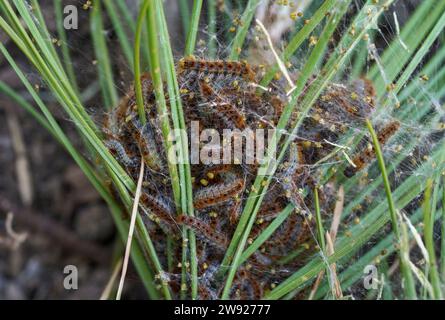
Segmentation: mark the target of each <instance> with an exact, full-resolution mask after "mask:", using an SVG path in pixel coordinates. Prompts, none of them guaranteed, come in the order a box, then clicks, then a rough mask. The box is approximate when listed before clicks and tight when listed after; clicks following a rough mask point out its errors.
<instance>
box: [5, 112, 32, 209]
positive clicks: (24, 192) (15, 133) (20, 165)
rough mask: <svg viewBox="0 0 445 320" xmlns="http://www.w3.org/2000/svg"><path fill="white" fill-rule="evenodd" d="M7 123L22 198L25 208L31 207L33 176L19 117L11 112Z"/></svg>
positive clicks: (8, 114)
mask: <svg viewBox="0 0 445 320" xmlns="http://www.w3.org/2000/svg"><path fill="white" fill-rule="evenodd" d="M6 118H7V122H8V127H9V132H10V134H11V141H12V147H13V148H14V153H15V157H16V161H15V171H16V174H17V181H18V188H19V193H20V198H21V199H22V202H23V204H24V205H25V206H27V207H28V206H30V205H31V203H32V199H33V189H32V186H33V184H32V178H31V177H32V176H31V173H30V170H29V162H28V159H27V157H26V147H25V142H24V139H23V134H22V130H21V128H20V123H19V120H18V119H17V115H16V114H15V113H14V112H13V111H11V112H8V113H7V117H6Z"/></svg>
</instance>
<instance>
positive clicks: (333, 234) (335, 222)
mask: <svg viewBox="0 0 445 320" xmlns="http://www.w3.org/2000/svg"><path fill="white" fill-rule="evenodd" d="M344 198H345V191H344V188H343V186H340V188H339V189H338V193H337V202H336V203H335V208H334V217H333V219H332V222H331V230H330V231H329V233H327V232H326V243H327V244H328V246H327V249H328V252H327V253H328V256H330V255H332V254H333V253H334V243H335V240H336V238H337V231H338V226H339V225H340V218H341V214H342V212H343V204H344ZM336 269H337V268H336V265H335V263H333V264H332V265H331V277H332V278H333V279H334V280H335V281H334V282H333V283H334V285H335V287H334V289H335V297H342V296H343V295H342V292H341V287H340V282H339V281H338V278H337V275H336ZM324 274H325V270H324V269H323V270H321V271H320V272H319V273H318V276H317V279H316V280H315V282H314V286H313V287H312V290H311V293H310V294H309V298H308V299H309V300H312V299H314V296H315V293H316V292H317V290H318V287H319V286H320V283H321V280H322V279H323V277H324Z"/></svg>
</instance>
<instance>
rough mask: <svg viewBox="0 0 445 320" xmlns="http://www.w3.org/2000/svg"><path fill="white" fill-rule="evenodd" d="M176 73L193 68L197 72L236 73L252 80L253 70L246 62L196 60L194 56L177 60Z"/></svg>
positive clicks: (253, 77) (253, 76)
mask: <svg viewBox="0 0 445 320" xmlns="http://www.w3.org/2000/svg"><path fill="white" fill-rule="evenodd" d="M178 69H179V70H178V73H179V74H183V73H184V72H185V71H187V70H193V71H195V72H197V73H198V74H222V75H236V76H240V77H242V78H243V79H245V80H247V81H254V79H255V72H254V71H253V70H252V68H251V67H250V66H249V64H248V63H247V62H239V61H225V60H215V61H208V60H197V59H195V58H194V57H186V58H183V59H181V60H180V61H179V68H178Z"/></svg>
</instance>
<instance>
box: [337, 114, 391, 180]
mask: <svg viewBox="0 0 445 320" xmlns="http://www.w3.org/2000/svg"><path fill="white" fill-rule="evenodd" d="M399 128H400V122H398V121H392V122H390V123H389V124H387V125H385V126H384V127H383V128H382V129H381V130H379V132H378V133H377V139H378V141H379V143H380V145H384V144H385V143H386V142H387V141H388V140H389V139H390V138H391V137H392V136H393V135H394V133H396V132H397V130H399ZM374 157H375V150H374V147H373V146H372V145H369V146H367V147H366V148H365V149H364V150H360V151H359V152H358V155H357V156H356V157H354V158H353V159H352V162H353V163H354V164H355V167H354V166H352V165H350V166H348V167H346V169H345V170H344V175H345V176H346V177H348V178H350V177H352V176H353V175H355V174H356V173H357V172H359V171H361V170H363V169H364V168H365V167H366V166H367V165H368V164H369V162H370V161H371V160H372V159H373V158H374Z"/></svg>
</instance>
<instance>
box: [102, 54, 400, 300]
mask: <svg viewBox="0 0 445 320" xmlns="http://www.w3.org/2000/svg"><path fill="white" fill-rule="evenodd" d="M177 76H178V83H179V87H180V92H181V100H182V106H183V108H184V115H185V120H186V125H187V126H188V128H190V126H189V125H190V123H191V121H199V123H200V128H199V130H203V129H206V128H213V129H215V130H216V131H218V133H220V134H222V132H223V130H224V129H244V128H250V129H253V130H255V129H258V128H262V129H273V128H274V125H275V124H276V123H277V121H278V119H279V117H280V116H281V113H282V110H283V109H284V106H285V100H284V99H283V93H281V92H279V90H278V89H276V87H278V85H276V86H275V90H269V91H267V92H263V93H262V94H258V93H257V92H256V87H255V85H254V84H255V81H257V79H256V78H257V75H256V72H255V68H253V67H251V66H249V64H248V63H247V62H236V61H222V60H218V61H208V60H197V59H195V58H193V57H187V58H184V59H182V60H180V61H179V63H178V67H177ZM141 80H142V89H143V97H144V107H145V110H146V115H147V119H148V120H147V123H146V124H145V125H142V124H141V123H140V122H139V120H138V113H137V110H136V98H135V93H134V90H133V89H130V90H129V92H128V93H127V95H126V96H125V97H124V98H123V99H122V101H121V103H120V104H119V106H117V107H116V108H115V109H114V110H113V111H112V112H110V113H109V114H107V115H106V116H105V120H104V126H103V132H104V135H105V137H106V145H107V147H108V148H109V150H110V152H111V153H112V154H113V155H114V156H115V157H116V159H117V160H118V161H119V162H120V164H121V165H122V166H123V167H124V168H125V170H126V171H127V172H128V173H129V175H130V176H132V177H133V178H134V179H135V180H137V178H138V177H137V175H138V172H139V170H138V168H139V166H140V164H141V161H144V163H145V164H146V167H147V170H146V172H145V176H144V184H143V189H142V196H141V201H140V203H141V206H142V208H143V211H144V212H145V213H146V217H145V218H144V220H145V223H146V225H147V229H148V231H149V233H150V237H151V238H152V239H153V242H154V243H155V246H156V250H157V253H158V256H159V257H160V259H161V263H162V265H163V267H164V270H166V272H167V273H168V274H169V277H168V279H169V282H170V285H171V287H172V288H173V290H174V293H175V295H176V296H177V297H179V295H180V291H181V284H180V274H181V264H180V262H181V260H182V256H181V254H182V245H183V244H182V243H181V241H176V242H177V244H176V245H175V247H174V248H173V250H174V252H175V254H174V256H173V259H174V262H175V263H173V264H171V263H170V264H169V263H167V257H166V248H167V236H170V237H173V239H178V240H179V239H180V238H181V230H182V228H181V226H183V227H186V228H190V229H192V230H194V231H195V232H196V235H197V239H198V242H197V251H198V252H197V257H198V261H197V262H198V266H199V274H198V280H199V283H198V294H199V298H200V299H215V298H217V297H218V296H220V293H221V290H222V288H223V285H224V279H217V278H216V277H214V275H215V273H216V271H217V270H218V269H219V266H220V264H221V261H222V259H223V257H224V254H225V251H226V249H227V246H228V244H229V242H230V239H231V238H232V236H233V234H234V231H235V228H236V226H237V222H238V220H239V216H240V213H241V211H242V209H243V207H244V204H245V201H246V198H247V197H248V195H249V193H250V192H252V185H253V182H254V179H255V175H256V172H257V169H258V165H257V164H245V163H241V164H228V165H227V164H226V165H209V164H193V165H191V171H192V176H193V179H194V182H193V194H194V208H195V216H194V217H192V216H188V215H187V214H186V213H182V212H179V210H177V208H175V206H174V201H173V192H172V187H171V180H170V177H169V172H168V166H167V156H166V152H165V146H164V142H163V139H162V133H161V126H160V119H159V116H158V114H157V111H156V110H157V109H156V99H155V95H154V92H153V88H152V83H151V80H150V78H149V76H148V75H144V76H143V77H142V79H141ZM165 95H166V98H167V99H166V100H167V101H169V99H168V94H167V93H165ZM373 110H374V91H373V88H372V85H371V84H370V83H369V82H368V81H366V80H358V81H355V82H354V83H353V84H352V85H350V86H344V85H340V84H331V85H329V86H328V87H327V88H326V89H325V90H324V92H323V94H322V95H321V96H320V98H319V99H318V100H317V101H316V103H315V105H314V107H313V108H312V110H311V111H310V113H309V115H308V116H307V117H306V118H305V119H304V121H303V123H302V126H301V128H300V130H299V132H298V134H297V135H296V137H295V140H294V141H293V143H292V144H291V147H290V148H289V150H288V152H287V155H286V158H285V160H284V161H283V162H282V164H281V165H280V166H279V168H278V170H277V172H276V173H275V176H274V179H273V181H274V182H273V183H272V185H271V186H270V188H269V192H268V193H267V194H266V196H265V199H264V201H263V204H262V206H261V207H260V209H259V211H258V213H257V220H256V223H255V224H254V226H253V228H252V231H251V234H250V238H249V241H248V242H249V243H252V241H254V240H255V239H256V237H258V236H259V235H260V234H261V232H262V231H263V230H264V229H265V228H266V227H267V226H269V225H270V223H271V222H272V221H273V219H274V218H275V217H276V216H277V215H278V214H279V213H280V212H281V211H282V210H283V209H284V208H285V207H286V206H287V205H288V204H290V203H292V204H293V205H294V207H295V208H296V209H295V210H294V212H292V213H291V214H290V216H289V217H288V218H287V219H286V220H285V221H284V222H283V223H282V224H281V225H280V226H279V227H278V229H277V230H276V231H275V232H274V233H273V234H272V236H271V237H269V239H268V240H267V241H266V242H265V243H264V244H263V245H262V246H261V247H260V248H259V249H258V250H257V252H255V253H254V254H253V255H251V256H250V257H249V259H247V261H245V262H244V263H243V264H242V265H241V266H240V268H239V270H238V272H237V274H236V277H235V279H234V284H233V288H232V291H231V293H230V297H231V298H233V299H258V298H261V296H262V295H263V293H264V292H265V291H267V290H270V288H271V287H272V286H273V285H274V284H276V283H278V282H280V281H282V280H284V279H285V278H286V277H287V276H288V275H289V274H290V273H291V272H294V271H295V270H296V269H298V268H299V267H300V266H301V265H302V264H303V263H304V260H305V258H306V257H307V256H308V255H309V254H311V253H314V250H315V247H316V246H315V244H314V243H313V240H312V239H313V237H312V236H311V228H312V227H313V224H314V221H313V220H312V219H311V216H310V214H309V213H310V212H312V211H313V203H312V198H313V188H314V187H315V186H316V185H317V181H316V179H315V178H314V177H315V176H316V175H315V173H314V172H313V170H314V169H313V168H314V167H315V166H313V165H314V164H316V163H317V162H318V161H320V160H321V159H323V158H324V157H326V156H327V155H328V154H329V153H330V152H332V151H333V148H334V145H335V143H336V142H338V141H339V139H340V137H341V135H342V133H343V132H344V131H345V130H346V128H347V127H348V126H350V125H351V124H354V126H359V125H363V124H364V120H365V119H366V118H367V117H369V116H370V115H371V113H372V112H373ZM297 117H298V115H297V114H295V115H293V120H295V119H296V118H297ZM398 126H399V124H398V123H396V122H394V123H391V124H390V125H389V126H387V127H383V128H382V129H381V130H380V133H379V139H380V142H381V143H385V142H386V141H387V140H389V138H390V137H391V135H392V134H394V132H395V131H396V130H397V129H398ZM289 129H290V128H289ZM366 150H367V151H366V152H363V151H362V150H359V151H358V152H357V156H356V157H352V158H353V162H354V166H352V167H351V166H348V167H347V168H346V169H345V171H344V172H345V175H346V176H348V177H349V176H352V175H354V174H355V173H356V172H358V171H359V170H362V169H363V168H365V167H366V164H367V163H369V162H370V160H371V159H372V158H373V150H372V149H369V148H368V149H366ZM302 190H303V192H302ZM322 196H323V195H322ZM331 200H332V199H331ZM331 202H332V201H331ZM326 203H330V202H329V201H326ZM325 211H328V210H327V209H326V210H325ZM302 248H304V249H305V250H303V253H301V254H299V255H294V253H295V252H296V251H297V250H299V249H302ZM293 255H294V256H293Z"/></svg>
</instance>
